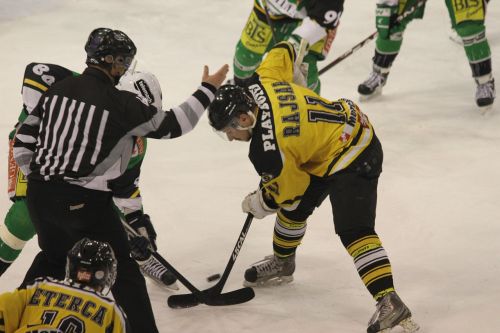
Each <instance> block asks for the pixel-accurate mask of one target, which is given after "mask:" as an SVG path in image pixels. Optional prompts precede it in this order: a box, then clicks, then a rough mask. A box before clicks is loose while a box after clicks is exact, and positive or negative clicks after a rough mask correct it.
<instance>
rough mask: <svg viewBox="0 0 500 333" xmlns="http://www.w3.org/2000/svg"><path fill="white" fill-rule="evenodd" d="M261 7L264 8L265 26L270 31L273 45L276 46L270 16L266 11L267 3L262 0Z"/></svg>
mask: <svg viewBox="0 0 500 333" xmlns="http://www.w3.org/2000/svg"><path fill="white" fill-rule="evenodd" d="M262 6H263V7H264V14H266V21H267V25H268V26H269V28H270V29H271V37H272V39H273V45H275V44H276V37H275V36H274V27H273V21H272V20H271V16H270V15H269V11H268V9H267V1H266V0H262Z"/></svg>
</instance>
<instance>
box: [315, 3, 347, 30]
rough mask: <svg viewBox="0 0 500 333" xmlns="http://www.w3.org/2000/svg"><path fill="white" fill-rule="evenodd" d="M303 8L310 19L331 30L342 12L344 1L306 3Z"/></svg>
mask: <svg viewBox="0 0 500 333" xmlns="http://www.w3.org/2000/svg"><path fill="white" fill-rule="evenodd" d="M305 7H306V11H307V15H308V16H309V17H310V18H312V19H314V20H315V21H316V22H318V23H319V25H321V26H322V27H324V28H326V29H333V28H335V27H336V26H337V25H338V23H339V18H340V16H341V15H342V12H343V11H344V0H313V1H307V2H306V4H305Z"/></svg>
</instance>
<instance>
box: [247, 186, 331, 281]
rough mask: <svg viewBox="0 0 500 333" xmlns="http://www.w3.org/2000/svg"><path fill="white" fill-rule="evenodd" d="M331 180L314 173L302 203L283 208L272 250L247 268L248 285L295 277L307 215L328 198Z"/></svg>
mask: <svg viewBox="0 0 500 333" xmlns="http://www.w3.org/2000/svg"><path fill="white" fill-rule="evenodd" d="M327 189H328V182H325V181H324V180H323V179H321V178H317V177H312V178H311V182H310V185H309V186H308V188H307V189H306V191H305V193H304V195H303V197H302V199H301V201H300V203H299V205H298V206H297V207H296V208H295V209H293V210H285V209H280V210H279V211H278V212H277V214H276V222H275V224H274V232H273V251H274V252H273V254H272V255H269V256H266V257H265V258H264V259H263V260H261V261H259V262H256V263H254V264H253V265H252V266H251V267H250V268H249V269H247V270H246V272H245V282H244V284H245V285H246V286H263V285H278V284H281V283H288V282H291V281H293V273H294V272H295V257H296V251H297V247H298V246H299V245H300V243H301V241H302V238H303V237H304V235H305V233H306V227H307V218H308V217H309V216H310V215H311V214H312V213H313V211H314V209H315V208H316V207H318V206H319V205H320V204H321V202H322V200H323V199H324V198H325V196H326V193H327Z"/></svg>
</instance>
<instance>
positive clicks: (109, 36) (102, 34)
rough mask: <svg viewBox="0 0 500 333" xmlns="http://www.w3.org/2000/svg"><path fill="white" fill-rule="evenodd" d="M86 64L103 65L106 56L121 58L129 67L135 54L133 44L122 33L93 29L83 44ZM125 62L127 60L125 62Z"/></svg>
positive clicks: (106, 29)
mask: <svg viewBox="0 0 500 333" xmlns="http://www.w3.org/2000/svg"><path fill="white" fill-rule="evenodd" d="M85 52H87V64H94V65H99V64H104V63H105V60H104V58H105V57H106V56H107V55H111V56H114V57H116V56H118V55H120V56H122V57H123V58H124V59H128V64H125V65H126V66H127V67H128V66H129V65H130V63H131V62H132V60H133V59H134V56H135V54H136V52H137V48H136V47H135V45H134V42H132V40H131V39H130V38H129V37H128V36H127V35H126V34H125V33H124V32H122V31H120V30H112V29H108V28H97V29H94V30H93V31H92V32H91V33H90V35H89V38H88V40H87V43H86V44H85ZM126 62H127V60H126Z"/></svg>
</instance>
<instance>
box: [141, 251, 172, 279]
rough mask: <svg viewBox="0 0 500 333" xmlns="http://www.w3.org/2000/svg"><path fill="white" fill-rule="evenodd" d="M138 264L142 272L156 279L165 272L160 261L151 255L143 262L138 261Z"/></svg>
mask: <svg viewBox="0 0 500 333" xmlns="http://www.w3.org/2000/svg"><path fill="white" fill-rule="evenodd" d="M140 266H141V269H142V271H143V272H144V273H146V274H148V275H149V276H152V277H154V278H157V279H158V280H161V277H162V276H163V274H165V273H166V272H167V269H166V268H165V267H164V266H163V265H162V264H161V263H160V262H158V261H157V260H156V259H155V258H154V257H153V256H151V257H149V259H148V260H146V261H145V262H143V263H140Z"/></svg>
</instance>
